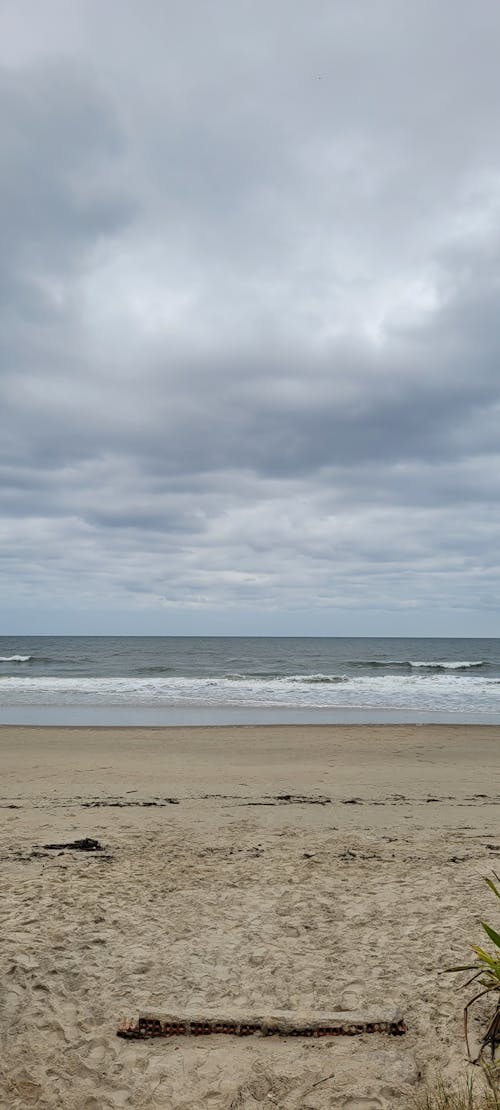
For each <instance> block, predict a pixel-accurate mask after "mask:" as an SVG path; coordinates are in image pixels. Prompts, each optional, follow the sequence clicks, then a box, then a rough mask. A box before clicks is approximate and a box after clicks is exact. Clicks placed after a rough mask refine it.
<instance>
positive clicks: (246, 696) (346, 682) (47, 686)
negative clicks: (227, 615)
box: [0, 669, 500, 714]
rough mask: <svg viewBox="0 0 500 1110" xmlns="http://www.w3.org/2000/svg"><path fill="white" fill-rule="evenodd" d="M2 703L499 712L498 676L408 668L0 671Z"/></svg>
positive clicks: (9, 704) (499, 692) (18, 704)
mask: <svg viewBox="0 0 500 1110" xmlns="http://www.w3.org/2000/svg"><path fill="white" fill-rule="evenodd" d="M0 689H1V704H2V708H5V707H8V706H20V705H21V706H22V705H38V706H44V705H56V706H84V705H88V706H92V707H97V706H105V705H108V706H117V705H121V706H132V707H140V706H145V707H148V706H149V707H151V708H154V707H165V708H168V707H169V706H172V707H174V708H175V707H182V706H196V707H199V708H202V707H204V706H205V707H207V708H210V707H212V708H213V707H219V708H220V707H226V708H228V707H241V708H244V707H256V708H265V707H268V708H271V709H272V708H280V707H281V708H292V709H293V708H294V707H296V708H305V709H307V708H309V709H312V710H314V709H332V708H333V709H335V708H339V709H342V708H347V709H351V708H352V709H355V708H369V709H370V708H373V709H412V710H413V709H415V710H422V711H425V712H429V711H430V710H439V711H453V712H457V713H471V712H472V711H477V713H478V714H482V713H485V712H495V713H499V712H500V685H499V679H498V677H495V678H493V677H486V676H485V675H482V674H481V673H479V674H474V675H470V674H465V673H458V674H457V673H454V670H451V671H450V670H446V669H444V670H441V669H437V670H434V671H431V672H430V673H425V672H421V671H418V670H417V671H413V672H412V671H409V672H408V673H407V674H405V675H402V674H400V675H396V674H380V673H379V674H377V675H356V676H354V675H351V676H346V675H322V674H313V675H307V674H300V675H286V676H281V677H279V678H275V679H272V680H269V679H268V680H263V679H262V678H258V679H256V678H255V677H251V676H247V677H240V678H239V679H236V677H235V676H233V677H232V679H228V678H227V677H221V676H216V675H211V676H206V677H204V678H201V677H199V676H198V677H191V678H188V677H175V678H169V677H163V676H160V675H158V676H156V677H149V678H137V677H136V678H131V677H125V676H120V677H118V676H116V677H113V676H108V677H107V678H104V677H100V678H97V677H94V678H92V677H86V678H84V677H80V676H79V677H73V678H69V677H66V678H61V677H54V676H53V677H48V676H45V677H42V676H40V677H32V675H29V676H28V675H27V674H26V673H25V672H24V673H22V674H18V675H16V676H14V675H9V676H5V675H3V676H2V677H1V678H0Z"/></svg>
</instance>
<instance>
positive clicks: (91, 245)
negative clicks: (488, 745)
mask: <svg viewBox="0 0 500 1110" xmlns="http://www.w3.org/2000/svg"><path fill="white" fill-rule="evenodd" d="M499 41H500V5H499V4H498V2H497V0H476V3H475V4H474V5H472V4H471V3H470V0H440V2H439V3H438V4H437V3H436V2H435V0H420V2H419V3H418V4H415V3H414V2H410V0H315V2H314V4H310V3H308V4H306V3H305V0H211V2H210V3H209V2H208V0H175V2H174V0H140V2H139V0H106V2H105V3H103V2H102V0H43V3H40V0H19V2H18V3H12V0H0V104H1V116H2V142H1V144H0V189H1V204H0V225H1V243H2V246H1V250H0V302H1V312H0V352H1V353H0V373H1V385H0V560H1V573H0V614H1V626H2V627H1V628H0V631H2V632H3V633H5V634H22V633H25V634H30V633H33V634H48V635H51V634H58V633H60V634H65V633H66V634H79V633H81V634H101V633H102V634H105V633H112V634H120V633H123V634H131V635H132V634H153V635H154V634H158V635H162V634H164V635H168V634H186V635H191V634H192V635H201V634H214V635H218V634H235V635H238V634H242V635H251V634H253V635H259V634H262V635H271V634H277V635H301V634H307V635H315V634H317V635H333V636H335V635H442V636H446V635H458V636H461V635H471V636H473V635H477V636H495V635H497V634H499V628H500V624H499V616H500V575H499V560H500V515H499V494H500V315H499V307H500V306H499V294H500V144H499V141H498V138H499V134H500V67H499V66H498V44H499Z"/></svg>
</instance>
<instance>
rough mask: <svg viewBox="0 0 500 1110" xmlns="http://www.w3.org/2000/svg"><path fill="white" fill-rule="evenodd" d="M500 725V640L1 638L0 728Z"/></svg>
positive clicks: (242, 637)
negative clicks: (9, 725) (10, 725)
mask: <svg viewBox="0 0 500 1110" xmlns="http://www.w3.org/2000/svg"><path fill="white" fill-rule="evenodd" d="M305 721H308V722H311V723H314V722H318V723H321V722H357V721H358V722H366V721H373V722H380V721H401V722H419V721H422V722H423V721H436V722H440V721H449V722H463V723H469V722H477V723H500V640H498V639H423V638H418V639H410V638H407V639H403V638H395V639H392V638H391V639H389V638H359V637H356V638H352V639H351V638H346V637H244V636H241V637H239V636H238V637H232V636H229V637H193V636H189V637H176V636H172V637H141V636H131V637H125V636H118V637H114V636H97V637H91V636H74V637H73V636H71V637H70V636H42V637H34V636H33V637H32V636H17V637H12V636H4V637H0V723H14V724H16V723H19V724H30V723H31V724H33V723H39V724H50V723H53V724H75V725H77V724H117V725H118V724H203V723H206V724H216V723H259V722H270V723H271V722H276V723H278V722H290V723H292V722H305Z"/></svg>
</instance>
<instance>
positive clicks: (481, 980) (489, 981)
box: [446, 875, 500, 1063]
mask: <svg viewBox="0 0 500 1110" xmlns="http://www.w3.org/2000/svg"><path fill="white" fill-rule="evenodd" d="M495 879H496V880H497V882H500V879H499V877H498V875H495ZM484 881H485V883H486V884H487V886H489V888H490V890H491V891H492V892H493V894H494V895H495V897H496V898H499V899H500V890H499V889H498V887H497V886H496V884H495V883H494V882H493V879H488V878H485V880H484ZM481 925H482V928H483V929H484V931H485V933H486V935H487V937H488V938H489V940H490V941H491V942H492V943H493V946H494V953H493V955H490V953H489V952H486V950H485V949H484V948H481V947H480V945H478V944H473V945H472V946H471V947H472V951H473V952H475V954H476V959H475V960H474V961H473V963H470V964H461V965H459V966H457V967H449V968H447V969H446V970H447V971H473V972H474V974H473V975H472V976H471V978H470V979H468V980H467V982H466V983H464V988H465V987H469V986H470V984H471V983H474V982H475V983H477V985H478V986H480V987H481V990H480V991H478V992H477V994H475V995H473V997H472V998H470V999H469V1001H468V1003H467V1005H466V1006H465V1008H464V1031H465V1043H466V1045H467V1052H468V1054H469V1060H472V1056H471V1051H470V1046H469V1034H468V1016H469V1010H470V1007H471V1006H473V1005H474V1003H475V1002H478V1001H479V999H480V998H484V996H485V995H487V994H493V995H496V1007H495V1013H494V1014H493V1017H492V1019H491V1021H490V1024H489V1026H488V1028H487V1030H486V1033H485V1034H484V1037H483V1039H482V1041H481V1046H480V1050H479V1053H478V1055H477V1056H476V1057H475V1059H474V1061H473V1063H477V1062H478V1060H480V1058H481V1056H482V1054H483V1052H484V1049H485V1048H486V1047H487V1045H489V1046H490V1049H491V1056H492V1059H493V1058H494V1056H495V1048H496V1046H497V1044H500V933H497V931H496V929H493V927H492V926H491V925H488V924H487V923H486V921H481Z"/></svg>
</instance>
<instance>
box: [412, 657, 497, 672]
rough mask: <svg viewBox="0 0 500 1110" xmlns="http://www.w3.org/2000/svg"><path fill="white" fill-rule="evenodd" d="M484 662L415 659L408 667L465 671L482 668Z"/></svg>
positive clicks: (480, 660) (476, 660)
mask: <svg viewBox="0 0 500 1110" xmlns="http://www.w3.org/2000/svg"><path fill="white" fill-rule="evenodd" d="M483 666H484V661H483V660H482V659H474V660H472V661H468V660H463V661H462V662H449V663H447V662H441V661H440V660H439V659H436V660H429V659H427V660H426V659H417V660H415V661H410V667H423V668H425V669H426V670H438V671H466V670H468V668H469V667H483Z"/></svg>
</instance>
